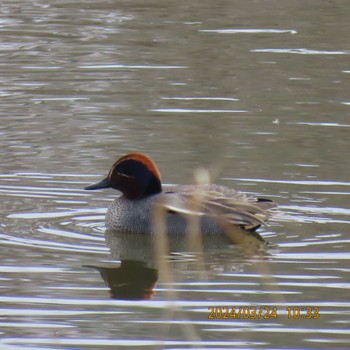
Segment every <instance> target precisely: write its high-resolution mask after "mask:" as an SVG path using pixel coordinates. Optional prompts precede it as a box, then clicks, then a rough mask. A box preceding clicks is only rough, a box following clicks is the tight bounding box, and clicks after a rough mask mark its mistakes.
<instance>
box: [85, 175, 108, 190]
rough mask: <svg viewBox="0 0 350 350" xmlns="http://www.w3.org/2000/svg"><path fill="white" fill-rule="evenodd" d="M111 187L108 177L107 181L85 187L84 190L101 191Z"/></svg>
mask: <svg viewBox="0 0 350 350" xmlns="http://www.w3.org/2000/svg"><path fill="white" fill-rule="evenodd" d="M109 187H111V183H110V182H109V180H108V177H106V178H105V179H103V180H102V181H100V182H98V183H96V184H93V185H89V186H87V187H85V188H84V190H99V189H102V188H109Z"/></svg>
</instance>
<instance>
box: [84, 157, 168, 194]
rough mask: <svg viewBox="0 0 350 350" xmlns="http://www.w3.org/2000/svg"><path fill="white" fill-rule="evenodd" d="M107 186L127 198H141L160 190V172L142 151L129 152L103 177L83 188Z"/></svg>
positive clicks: (90, 188)
mask: <svg viewBox="0 0 350 350" xmlns="http://www.w3.org/2000/svg"><path fill="white" fill-rule="evenodd" d="M109 187H112V188H114V189H116V190H118V191H120V192H122V193H123V196H124V197H125V198H127V199H134V200H135V199H141V198H144V197H147V196H151V195H154V194H157V193H159V192H161V191H162V183H161V180H160V172H159V170H158V168H157V166H156V165H155V163H154V162H153V160H152V159H151V158H149V157H147V156H146V155H144V154H142V153H130V154H127V155H126V156H124V157H121V158H120V159H119V160H117V161H116V162H115V163H114V164H113V166H112V169H111V170H110V172H109V174H108V176H107V177H106V178H105V179H103V180H102V181H100V182H98V183H96V184H94V185H90V186H87V187H85V190H98V189H101V188H109Z"/></svg>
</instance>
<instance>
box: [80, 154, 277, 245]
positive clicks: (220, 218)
mask: <svg viewBox="0 0 350 350" xmlns="http://www.w3.org/2000/svg"><path fill="white" fill-rule="evenodd" d="M105 188H112V189H115V190H118V191H119V192H121V195H119V196H118V197H117V198H115V199H114V201H113V202H112V203H111V205H110V206H109V208H108V210H107V213H106V218H105V226H106V228H107V229H109V230H115V231H119V232H128V233H138V234H154V231H155V230H154V225H153V224H154V215H153V213H154V208H155V205H156V204H160V203H161V204H162V205H164V213H165V215H166V229H167V234H168V235H180V234H187V233H188V232H190V231H191V227H190V225H189V221H190V220H189V218H190V217H196V218H198V222H199V228H200V232H201V234H203V235H217V234H225V233H227V232H228V231H235V232H236V231H237V232H239V237H245V236H249V235H254V236H255V237H256V238H258V239H259V240H262V241H264V240H263V238H262V237H261V236H260V235H259V234H258V233H257V232H256V230H257V229H258V228H259V227H260V226H261V225H263V224H266V222H267V221H268V219H269V218H270V217H271V216H272V212H273V211H272V209H273V208H275V207H276V206H277V204H276V203H275V202H274V201H272V200H270V199H266V198H257V197H253V196H248V195H246V194H244V193H242V192H239V191H237V190H234V189H232V188H229V187H226V186H222V185H216V184H204V185H201V184H198V185H167V186H163V185H162V181H161V175H160V171H159V169H158V167H157V165H156V164H155V162H154V161H153V160H152V159H151V158H150V157H149V156H147V155H145V154H143V153H130V154H127V155H124V156H123V157H121V158H119V159H118V160H117V161H116V162H115V163H114V164H113V166H112V168H111V169H110V171H109V173H108V175H107V176H106V177H105V178H104V179H103V180H102V181H100V182H98V183H95V184H92V185H89V186H87V187H85V190H100V189H105Z"/></svg>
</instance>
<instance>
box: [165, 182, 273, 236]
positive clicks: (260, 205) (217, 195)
mask: <svg viewBox="0 0 350 350" xmlns="http://www.w3.org/2000/svg"><path fill="white" fill-rule="evenodd" d="M275 206H276V203H274V202H272V201H270V200H266V199H257V198H253V197H248V196H246V195H245V194H243V193H241V192H238V191H236V190H233V189H230V188H227V187H224V186H218V185H205V186H195V187H194V186H182V187H181V191H179V192H177V195H176V199H175V200H174V201H173V205H172V207H171V208H169V209H171V210H174V211H178V212H182V213H184V214H188V215H199V216H201V215H207V216H212V217H213V218H216V219H218V220H219V221H222V222H226V223H227V224H232V225H236V226H241V227H243V228H244V229H246V230H252V229H255V228H256V227H257V226H260V225H262V224H264V223H265V222H266V221H267V220H268V218H269V217H270V216H271V212H270V211H269V209H271V208H273V207H275Z"/></svg>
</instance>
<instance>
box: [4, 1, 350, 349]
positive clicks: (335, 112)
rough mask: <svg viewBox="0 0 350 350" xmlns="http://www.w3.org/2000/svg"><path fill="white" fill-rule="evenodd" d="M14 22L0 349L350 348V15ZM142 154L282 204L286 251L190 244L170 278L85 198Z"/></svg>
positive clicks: (284, 8) (131, 14)
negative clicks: (113, 169)
mask: <svg viewBox="0 0 350 350" xmlns="http://www.w3.org/2000/svg"><path fill="white" fill-rule="evenodd" d="M0 8H1V13H2V17H1V19H0V31H1V37H2V43H1V44H0V72H1V87H0V96H1V114H0V121H1V122H0V146H1V149H2V152H1V170H0V194H1V201H0V205H1V229H0V244H1V248H2V249H1V252H2V253H1V258H0V261H1V264H0V272H1V274H0V288H1V291H2V292H1V294H0V302H1V305H0V314H1V319H0V335H1V336H0V345H1V348H4V349H19V348H21V349H23V348H24V349H31V348H32V349H37V348H39V347H40V348H42V349H109V348H118V349H124V348H125V349H130V348H136V349H138V348H140V349H155V348H157V349H188V348H208V349H232V348H237V349H281V348H298V349H300V348H303V349H312V348H327V349H329V348H343V349H345V348H347V347H348V346H347V345H346V344H348V343H349V340H350V336H349V329H350V325H349V323H350V318H349V315H350V303H349V288H350V284H349V277H348V276H349V271H350V264H349V257H350V254H349V252H350V239H349V235H348V225H349V215H350V210H349V205H348V203H349V194H350V192H349V188H350V187H349V186H350V182H349V179H348V174H349V173H350V165H349V161H348V156H347V150H348V149H349V146H350V145H349V136H348V135H349V126H350V123H349V105H350V101H349V96H348V91H349V88H350V86H349V77H350V76H349V72H350V66H349V54H350V51H349V45H348V42H349V40H348V36H349V29H350V28H349V21H348V12H349V10H350V9H349V4H348V2H346V1H336V2H327V1H309V2H306V3H305V1H303V2H302V1H298V0H297V1H293V2H281V1H275V0H268V1H256V2H247V1H233V2H227V1H216V2H215V3H213V2H212V1H204V2H203V1H201V2H198V1H194V2H191V3H189V2H188V1H176V2H175V1H170V2H167V3H161V2H154V1H153V2H152V1H149V2H147V3H144V2H139V1H135V0H130V1H122V2H120V1H119V2H116V1H112V0H110V1H107V0H105V1H100V2H98V3H96V2H92V1H84V2H81V1H75V2H71V1H50V2H49V3H47V2H43V1H40V0H37V1H32V2H30V3H23V2H21V1H17V0H13V1H5V2H2V4H1V5H0ZM130 151H141V152H145V153H147V154H149V155H150V156H152V158H153V159H154V160H155V161H156V163H157V164H158V166H159V168H160V170H161V173H162V177H163V181H164V182H165V183H191V182H193V181H194V180H193V173H194V171H195V169H197V168H198V167H204V168H207V169H208V170H209V172H210V174H211V177H212V181H213V182H216V183H220V184H223V185H227V186H230V187H234V188H237V189H240V190H242V191H244V192H247V193H249V194H253V195H259V196H266V197H269V198H272V199H274V200H276V201H277V202H278V203H279V204H280V214H279V215H277V216H276V217H275V219H274V220H272V221H271V222H270V225H269V226H267V227H265V228H263V229H262V230H261V234H262V235H263V237H264V238H265V239H266V240H267V241H269V242H270V243H271V246H270V247H269V248H268V249H266V250H264V251H263V252H262V253H260V254H254V255H252V254H247V252H246V251H244V250H243V251H242V249H240V248H237V247H232V246H230V245H228V244H226V243H223V244H221V243H222V242H220V241H219V240H217V239H214V240H209V241H208V242H205V247H204V253H203V254H199V255H198V254H194V253H193V252H190V251H189V250H188V246H187V243H186V242H184V241H180V242H175V243H174V245H173V246H172V254H171V256H170V257H169V259H168V260H166V261H167V262H168V263H169V270H168V272H167V273H166V272H165V271H163V270H159V269H158V268H157V266H155V265H154V264H153V262H152V258H151V257H150V256H151V255H152V254H150V251H151V248H152V247H150V244H149V242H147V240H144V239H142V238H140V237H136V236H135V237H125V236H122V237H120V236H118V235H110V234H109V233H108V232H106V231H105V227H104V214H105V211H106V209H107V207H108V205H109V204H110V202H111V201H112V200H113V198H114V197H115V195H116V193H114V192H113V191H99V192H94V193H91V192H89V193H87V192H85V191H84V190H83V188H84V186H86V185H87V184H89V183H92V182H94V181H96V180H98V179H100V178H101V177H102V176H104V175H105V174H106V173H107V171H108V169H109V167H110V166H111V164H112V163H113V162H114V160H115V159H116V158H118V157H119V156H121V155H124V154H126V153H127V152H130ZM130 260H131V261H132V262H131V263H130ZM134 260H139V261H141V262H139V263H136V264H135V263H133V261H134ZM121 261H123V263H122V264H121ZM125 261H129V263H128V262H127V263H126V264H125ZM125 271H126V272H125ZM130 278H131V280H132V288H131V289H132V290H133V291H135V290H136V291H137V292H138V293H136V294H137V295H136V294H135V295H133V297H134V299H138V300H130V298H131V297H130V290H129V289H127V288H124V287H123V283H121V282H123V281H126V282H127V284H130V283H131V282H130ZM135 281H136V282H135ZM126 296H128V298H127V297H126ZM225 307H227V308H229V310H230V311H232V308H236V310H240V308H244V307H246V308H247V307H248V308H256V310H257V312H258V313H259V312H260V310H262V312H261V313H260V316H259V317H258V316H256V317H248V318H247V317H244V315H243V316H242V315H241V316H239V317H238V316H236V317H235V318H234V317H233V316H230V317H227V318H224V316H223V315H222V314H220V312H221V311H220V310H225V309H224V308H225ZM211 308H212V309H211ZM264 308H268V310H270V311H269V312H268V314H267V316H266V318H264V317H263V316H264V315H265V314H264V312H265V311H264V310H266V309H264ZM274 308H275V310H276V311H275V314H274V315H275V316H276V317H274V315H273V314H272V311H273V309H274ZM288 308H289V309H288ZM308 308H311V309H308ZM315 308H318V309H317V310H318V312H319V317H317V316H318V315H317V310H316V309H315ZM302 309H303V310H302ZM211 310H214V311H215V312H214V316H215V317H214V318H210V312H211ZM242 310H243V309H242ZM298 311H300V315H299V314H298ZM308 311H310V312H311V314H310V315H308ZM232 315H233V314H232ZM288 316H289V317H288ZM309 316H310V317H309Z"/></svg>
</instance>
